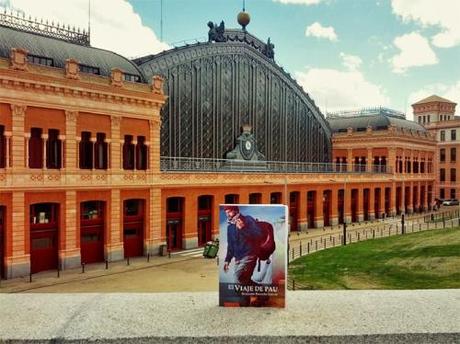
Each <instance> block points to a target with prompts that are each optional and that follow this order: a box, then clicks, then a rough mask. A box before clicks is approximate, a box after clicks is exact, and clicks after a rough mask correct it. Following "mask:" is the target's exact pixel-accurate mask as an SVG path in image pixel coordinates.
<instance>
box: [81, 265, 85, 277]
mask: <svg viewBox="0 0 460 344" xmlns="http://www.w3.org/2000/svg"><path fill="white" fill-rule="evenodd" d="M81 273H82V274H84V273H85V263H81Z"/></svg>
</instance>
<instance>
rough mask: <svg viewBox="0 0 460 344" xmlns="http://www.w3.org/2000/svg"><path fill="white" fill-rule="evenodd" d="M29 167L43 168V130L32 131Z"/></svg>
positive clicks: (35, 129) (34, 129) (32, 129)
mask: <svg viewBox="0 0 460 344" xmlns="http://www.w3.org/2000/svg"><path fill="white" fill-rule="evenodd" d="M29 167H30V168H43V139H42V129H41V128H31V130H30V140H29Z"/></svg>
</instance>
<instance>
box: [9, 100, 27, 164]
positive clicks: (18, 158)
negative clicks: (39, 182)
mask: <svg viewBox="0 0 460 344" xmlns="http://www.w3.org/2000/svg"><path fill="white" fill-rule="evenodd" d="M25 112H26V107H25V106H23V105H14V104H11V113H12V116H13V120H12V124H13V125H12V136H11V143H12V149H11V155H12V156H11V157H12V165H13V168H22V167H24V166H25V165H24V163H25V139H24V118H25Z"/></svg>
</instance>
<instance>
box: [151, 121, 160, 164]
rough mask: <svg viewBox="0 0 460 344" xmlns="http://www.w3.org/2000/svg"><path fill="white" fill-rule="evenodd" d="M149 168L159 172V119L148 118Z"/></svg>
mask: <svg viewBox="0 0 460 344" xmlns="http://www.w3.org/2000/svg"><path fill="white" fill-rule="evenodd" d="M149 123H150V140H149V141H150V147H149V169H150V171H151V172H153V173H159V172H160V126H161V123H160V120H159V119H158V120H150V122H149Z"/></svg>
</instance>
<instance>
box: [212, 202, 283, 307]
mask: <svg viewBox="0 0 460 344" xmlns="http://www.w3.org/2000/svg"><path fill="white" fill-rule="evenodd" d="M219 210H220V211H219V213H220V250H219V305H220V306H226V307H247V306H253V307H285V295H286V264H287V260H286V259H287V257H286V249H287V222H286V219H287V207H286V206H284V205H231V204H230V205H221V206H220V209H219Z"/></svg>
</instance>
